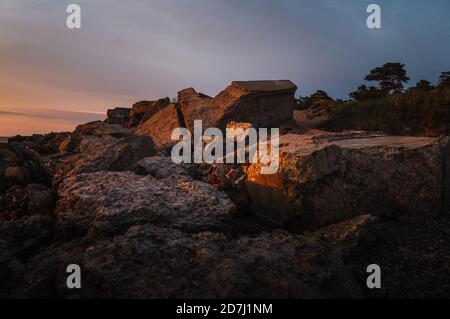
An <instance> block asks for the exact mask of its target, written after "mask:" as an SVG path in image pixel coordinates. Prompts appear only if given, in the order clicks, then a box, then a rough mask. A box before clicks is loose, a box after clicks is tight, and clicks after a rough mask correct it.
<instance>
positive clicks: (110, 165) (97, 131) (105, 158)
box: [54, 122, 158, 185]
mask: <svg viewBox="0 0 450 319" xmlns="http://www.w3.org/2000/svg"><path fill="white" fill-rule="evenodd" d="M66 145H67V146H66V147H65V149H66V151H67V152H69V155H68V156H66V157H65V158H63V159H62V160H61V163H59V164H57V165H55V166H56V173H55V178H54V184H55V185H58V184H59V183H61V181H62V180H63V179H64V178H65V177H67V176H68V175H70V176H74V175H77V174H81V173H90V172H98V171H126V170H129V169H130V168H131V167H133V165H134V164H135V163H136V162H138V161H139V160H141V159H143V158H145V157H148V156H154V155H157V154H158V152H157V150H156V148H155V144H154V143H153V140H152V139H151V138H150V137H148V136H138V135H135V134H133V132H132V131H131V130H128V129H125V128H122V127H120V126H118V125H110V124H106V123H102V122H93V123H89V124H86V125H83V126H79V127H78V128H77V129H76V130H75V132H74V134H73V135H72V136H71V137H70V141H68V142H67V144H66Z"/></svg>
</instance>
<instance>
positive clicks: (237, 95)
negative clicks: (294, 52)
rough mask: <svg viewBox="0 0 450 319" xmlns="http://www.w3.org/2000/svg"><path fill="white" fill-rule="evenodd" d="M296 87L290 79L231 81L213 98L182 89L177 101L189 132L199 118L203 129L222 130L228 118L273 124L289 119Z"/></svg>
mask: <svg viewBox="0 0 450 319" xmlns="http://www.w3.org/2000/svg"><path fill="white" fill-rule="evenodd" d="M296 90H297V87H296V86H295V85H294V84H293V83H292V82H290V81H250V82H232V84H231V85H230V86H229V87H228V88H226V89H225V90H224V91H222V92H221V93H219V94H218V95H217V96H216V97H215V98H211V97H208V96H206V95H203V94H200V93H197V92H196V91H195V90H194V89H192V88H189V89H185V90H183V91H180V92H179V93H178V103H179V105H180V110H181V113H182V115H183V118H184V121H185V123H186V127H187V128H188V129H189V130H191V131H193V124H194V121H195V120H202V121H203V128H204V129H207V128H210V127H218V128H220V129H224V128H225V127H226V125H227V124H228V123H229V122H232V121H235V122H248V123H251V124H252V125H253V126H254V127H257V128H258V127H277V126H278V125H279V124H280V123H282V122H283V121H285V120H289V119H292V117H293V109H294V105H295V99H294V94H295V91H296Z"/></svg>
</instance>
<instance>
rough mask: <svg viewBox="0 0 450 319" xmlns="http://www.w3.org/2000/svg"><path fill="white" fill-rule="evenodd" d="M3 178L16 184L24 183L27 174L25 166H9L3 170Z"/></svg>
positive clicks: (27, 177) (27, 176)
mask: <svg viewBox="0 0 450 319" xmlns="http://www.w3.org/2000/svg"><path fill="white" fill-rule="evenodd" d="M5 178H6V179H8V180H10V181H12V182H14V183H18V184H26V182H27V180H28V179H29V174H28V171H27V170H26V168H24V167H20V166H19V167H18V166H11V167H8V168H7V169H6V170H5Z"/></svg>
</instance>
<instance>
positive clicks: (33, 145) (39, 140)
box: [10, 132, 70, 156]
mask: <svg viewBox="0 0 450 319" xmlns="http://www.w3.org/2000/svg"><path fill="white" fill-rule="evenodd" d="M69 136H70V133H68V132H62V133H49V134H44V135H41V134H33V135H32V136H25V137H24V136H15V137H12V138H11V139H10V143H11V144H15V143H18V144H21V145H23V146H26V147H28V148H29V149H32V150H34V151H36V152H37V153H38V154H39V155H41V156H51V155H54V154H57V153H58V152H59V145H60V144H61V143H62V142H63V141H64V140H65V139H67V138H68V137H69Z"/></svg>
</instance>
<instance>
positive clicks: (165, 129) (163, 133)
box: [135, 103, 184, 150]
mask: <svg viewBox="0 0 450 319" xmlns="http://www.w3.org/2000/svg"><path fill="white" fill-rule="evenodd" d="M147 115H148V114H147ZM147 115H146V116H147ZM148 116H149V118H148V119H147V120H146V121H145V122H144V123H143V124H141V125H140V126H139V127H138V128H137V130H136V131H135V132H136V134H138V135H145V136H150V137H151V138H152V140H153V141H154V142H155V144H156V147H157V148H158V149H160V150H168V149H169V148H170V147H171V146H173V144H174V143H176V141H172V140H171V136H172V132H173V130H175V129H176V128H179V127H183V126H184V124H183V122H182V120H180V117H179V112H178V107H177V105H176V104H173V103H172V104H168V105H167V106H165V107H163V108H160V109H159V110H158V111H155V113H154V114H152V115H148Z"/></svg>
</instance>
